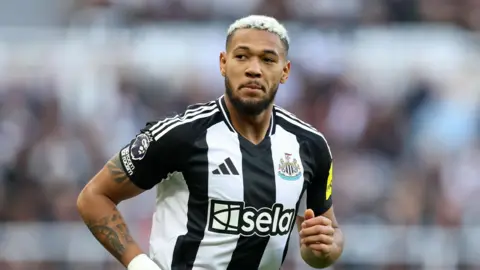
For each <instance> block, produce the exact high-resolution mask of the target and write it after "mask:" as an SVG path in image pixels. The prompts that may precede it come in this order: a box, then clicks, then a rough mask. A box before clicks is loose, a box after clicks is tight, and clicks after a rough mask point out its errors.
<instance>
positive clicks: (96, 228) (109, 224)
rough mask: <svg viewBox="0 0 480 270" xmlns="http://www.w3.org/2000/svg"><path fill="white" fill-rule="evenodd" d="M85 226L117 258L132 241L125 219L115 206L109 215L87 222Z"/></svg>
mask: <svg viewBox="0 0 480 270" xmlns="http://www.w3.org/2000/svg"><path fill="white" fill-rule="evenodd" d="M87 227H88V229H89V230H90V231H91V232H92V234H93V235H94V236H95V238H97V240H98V241H100V243H102V245H103V246H104V247H105V248H106V249H107V250H109V251H110V252H111V253H112V255H114V256H115V257H116V258H117V259H120V257H121V256H122V255H123V254H124V252H125V250H126V247H127V246H128V245H129V244H133V243H134V240H133V238H132V236H131V235H130V232H129V231H128V228H127V225H126V224H125V221H124V220H123V218H122V216H121V214H120V212H119V211H118V210H117V209H116V208H114V212H113V213H112V214H111V215H110V216H107V217H104V218H101V219H100V220H97V221H90V222H87Z"/></svg>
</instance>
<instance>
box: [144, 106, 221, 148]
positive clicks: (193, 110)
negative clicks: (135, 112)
mask: <svg viewBox="0 0 480 270" xmlns="http://www.w3.org/2000/svg"><path fill="white" fill-rule="evenodd" d="M220 121H221V115H220V109H219V107H218V104H217V102H216V101H210V102H206V103H196V104H192V105H189V106H187V108H186V109H185V110H184V111H183V112H181V113H176V114H174V115H173V116H171V117H165V118H163V119H161V120H157V121H150V122H147V124H146V125H145V127H144V128H143V129H142V132H145V133H149V135H150V136H151V139H152V140H154V141H158V140H160V139H162V138H164V137H170V138H172V139H177V140H182V139H189V138H192V137H194V136H195V135H197V134H201V133H202V131H206V130H207V129H208V128H209V127H210V126H212V125H214V124H216V123H218V122H220Z"/></svg>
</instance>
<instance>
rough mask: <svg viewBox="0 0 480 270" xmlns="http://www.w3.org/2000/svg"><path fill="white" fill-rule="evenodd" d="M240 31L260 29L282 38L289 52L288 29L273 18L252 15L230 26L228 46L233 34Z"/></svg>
mask: <svg viewBox="0 0 480 270" xmlns="http://www.w3.org/2000/svg"><path fill="white" fill-rule="evenodd" d="M239 29H258V30H264V31H268V32H270V33H273V34H275V35H277V36H278V37H279V38H280V40H281V41H282V43H283V44H284V46H285V49H286V51H287V52H288V49H289V47H290V38H289V36H288V32H287V29H286V28H285V27H284V26H283V25H282V24H281V23H279V22H278V21H277V20H276V19H275V18H273V17H269V16H263V15H250V16H247V17H243V18H241V19H238V20H236V21H235V22H234V23H232V24H231V25H230V27H228V31H227V45H228V42H229V40H230V38H231V36H232V35H233V33H235V31H237V30H239Z"/></svg>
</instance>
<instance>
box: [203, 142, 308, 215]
mask: <svg viewBox="0 0 480 270" xmlns="http://www.w3.org/2000/svg"><path fill="white" fill-rule="evenodd" d="M282 135H283V136H282ZM207 145H208V151H207V153H208V154H207V160H208V161H207V164H208V198H209V200H215V201H228V202H237V203H240V204H243V205H244V207H251V208H254V209H257V210H260V209H273V208H274V207H275V206H281V208H284V209H295V208H296V204H297V202H298V201H299V199H300V196H301V195H302V192H303V191H304V188H305V187H306V183H308V181H309V177H310V175H311V173H310V172H309V165H308V163H306V160H305V158H304V157H303V155H302V153H301V144H300V143H299V142H297V140H296V138H294V137H289V136H288V134H279V135H278V136H272V137H269V138H267V139H266V140H265V141H264V142H262V144H260V145H253V144H251V143H249V142H247V141H245V140H242V138H241V137H237V136H225V137H223V140H222V141H218V139H216V138H208V137H207ZM206 173H207V172H206Z"/></svg>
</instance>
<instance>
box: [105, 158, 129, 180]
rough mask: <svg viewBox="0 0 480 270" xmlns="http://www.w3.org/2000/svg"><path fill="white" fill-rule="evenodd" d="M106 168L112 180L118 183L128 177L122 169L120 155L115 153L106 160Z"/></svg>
mask: <svg viewBox="0 0 480 270" xmlns="http://www.w3.org/2000/svg"><path fill="white" fill-rule="evenodd" d="M107 168H108V170H109V171H110V173H111V174H112V177H113V180H114V181H115V182H117V183H118V184H121V183H123V182H125V180H127V179H128V176H127V175H126V174H125V171H124V170H123V166H122V162H121V161H120V157H119V156H118V155H115V156H114V157H112V158H111V159H110V160H109V161H108V163H107Z"/></svg>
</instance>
